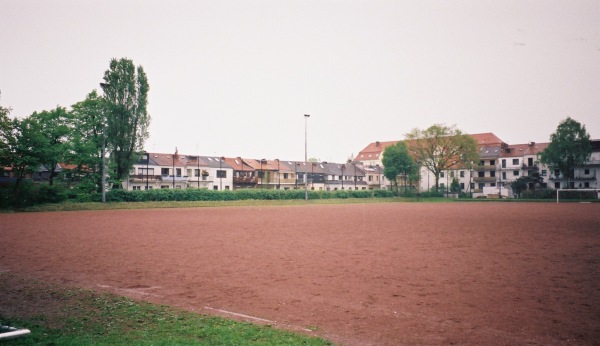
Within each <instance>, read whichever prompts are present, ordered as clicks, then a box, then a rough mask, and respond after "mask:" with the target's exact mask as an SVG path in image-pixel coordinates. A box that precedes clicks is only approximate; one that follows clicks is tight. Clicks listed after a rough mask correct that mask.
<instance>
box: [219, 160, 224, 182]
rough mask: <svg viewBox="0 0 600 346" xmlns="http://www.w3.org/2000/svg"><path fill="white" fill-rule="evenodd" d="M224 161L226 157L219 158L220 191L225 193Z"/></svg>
mask: <svg viewBox="0 0 600 346" xmlns="http://www.w3.org/2000/svg"><path fill="white" fill-rule="evenodd" d="M223 160H225V157H223V156H221V157H220V158H219V191H223Z"/></svg>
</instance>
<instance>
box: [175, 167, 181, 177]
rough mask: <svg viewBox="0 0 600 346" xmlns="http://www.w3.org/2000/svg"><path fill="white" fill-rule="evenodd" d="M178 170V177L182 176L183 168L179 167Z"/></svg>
mask: <svg viewBox="0 0 600 346" xmlns="http://www.w3.org/2000/svg"><path fill="white" fill-rule="evenodd" d="M176 172H177V176H178V177H181V168H177V169H176Z"/></svg>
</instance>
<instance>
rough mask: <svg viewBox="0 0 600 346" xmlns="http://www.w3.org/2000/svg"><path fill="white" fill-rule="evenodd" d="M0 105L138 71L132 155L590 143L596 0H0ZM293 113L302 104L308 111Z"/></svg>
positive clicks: (48, 105)
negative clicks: (436, 130)
mask: <svg viewBox="0 0 600 346" xmlns="http://www.w3.org/2000/svg"><path fill="white" fill-rule="evenodd" d="M0 52H1V53H0V92H1V95H0V105H2V106H4V107H11V108H12V113H11V115H12V116H16V117H19V118H22V117H26V116H28V115H30V114H31V113H33V112H34V111H42V110H50V109H54V108H55V107H56V106H59V105H60V106H64V107H70V106H71V105H73V104H75V103H77V102H79V101H82V100H84V99H85V97H86V95H87V94H88V93H89V92H91V91H92V90H93V89H96V90H98V92H101V89H100V88H99V83H100V82H101V81H102V77H103V75H104V71H106V70H107V69H108V65H109V61H110V59H112V58H117V59H120V58H128V59H131V60H133V62H134V64H136V65H141V66H143V68H144V70H145V72H146V74H147V76H148V80H149V84H150V93H149V105H148V110H149V113H150V115H151V117H152V122H151V124H150V128H149V131H150V137H149V138H148V140H147V141H146V145H145V149H146V150H148V151H153V152H163V153H172V152H174V151H175V148H177V149H178V152H179V153H180V154H190V155H196V154H199V155H206V156H212V155H214V156H227V157H237V156H241V157H246V158H267V159H276V158H279V159H282V160H298V161H300V160H303V159H304V154H305V129H307V132H306V140H307V147H308V157H309V158H317V159H319V160H322V161H330V162H342V161H345V160H346V159H348V158H349V157H351V156H352V155H357V154H358V152H359V151H360V150H362V149H363V148H365V147H366V146H367V145H368V144H369V143H372V142H375V141H392V140H401V139H404V137H405V135H406V133H408V132H410V131H411V130H412V129H414V128H419V129H425V128H427V127H429V126H431V125H434V124H446V125H456V127H457V128H458V129H460V130H462V131H463V132H466V133H485V132H493V133H494V134H496V135H497V136H498V137H499V138H500V139H502V140H503V141H505V142H506V143H509V144H522V143H528V142H531V141H534V142H548V141H549V138H550V134H551V133H552V132H554V131H555V130H556V128H557V126H558V124H559V123H560V121H562V120H564V119H566V118H567V117H571V118H573V119H575V120H577V121H579V122H580V123H582V124H584V125H585V126H586V129H587V131H588V133H589V134H590V136H591V137H592V138H594V139H600V0H595V1H579V0H569V1H564V0H561V1H553V0H543V1H542V0H539V1H531V0H516V1H511V0H507V1H486V0H477V1H475V0H472V1H448V0H439V1H438V0H432V1H427V0H425V1H400V0H399V1H383V0H381V1H378V0H369V1H367V0H314V1H313V0H302V1H296V0H278V1H275V0H244V1H241V0H240V1H233V0H231V1H228V0H225V1H214V0H211V1H203V0H197V1H178V0H175V1H153V0H143V1H142V0H140V1H131V0H118V1H117V0H108V1H93V0H87V1H86V0H70V1H67V0H35V1H34V0H0ZM304 114H309V115H310V117H309V118H305V117H304Z"/></svg>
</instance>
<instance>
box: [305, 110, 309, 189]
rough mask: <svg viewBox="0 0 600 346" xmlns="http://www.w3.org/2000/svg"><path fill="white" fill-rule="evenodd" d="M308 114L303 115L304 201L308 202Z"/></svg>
mask: <svg viewBox="0 0 600 346" xmlns="http://www.w3.org/2000/svg"><path fill="white" fill-rule="evenodd" d="M309 117H310V114H304V200H306V201H308V170H307V169H306V167H308V154H307V153H308V144H307V133H308V118H309Z"/></svg>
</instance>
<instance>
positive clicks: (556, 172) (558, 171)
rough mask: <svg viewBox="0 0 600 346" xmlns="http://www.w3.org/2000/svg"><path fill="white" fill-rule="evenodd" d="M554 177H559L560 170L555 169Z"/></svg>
mask: <svg viewBox="0 0 600 346" xmlns="http://www.w3.org/2000/svg"><path fill="white" fill-rule="evenodd" d="M554 175H555V176H557V177H558V176H559V175H560V169H555V170H554Z"/></svg>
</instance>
